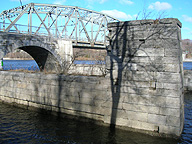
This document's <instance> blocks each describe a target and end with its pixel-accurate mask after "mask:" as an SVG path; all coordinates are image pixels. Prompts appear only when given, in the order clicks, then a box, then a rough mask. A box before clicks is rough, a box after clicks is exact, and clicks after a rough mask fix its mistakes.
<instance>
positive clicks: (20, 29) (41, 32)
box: [0, 22, 103, 47]
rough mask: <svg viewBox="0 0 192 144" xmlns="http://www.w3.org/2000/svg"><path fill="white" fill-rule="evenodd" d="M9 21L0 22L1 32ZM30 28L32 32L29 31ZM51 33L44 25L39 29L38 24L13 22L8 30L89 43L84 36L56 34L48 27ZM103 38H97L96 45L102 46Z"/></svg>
mask: <svg viewBox="0 0 192 144" xmlns="http://www.w3.org/2000/svg"><path fill="white" fill-rule="evenodd" d="M9 25H10V23H3V22H0V31H1V32H3V31H4V30H5V28H6V27H7V26H9ZM30 29H31V30H32V32H30ZM49 30H50V32H51V34H49V33H48V32H47V30H46V29H45V28H44V27H41V28H40V29H39V27H38V26H27V25H22V24H14V25H13V27H12V28H11V29H10V30H9V33H18V34H28V35H39V36H49V37H54V38H61V39H65V40H72V41H73V43H76V44H77V43H81V44H83V45H86V44H87V43H89V41H88V40H87V38H86V37H74V36H69V35H66V34H65V35H62V36H59V35H56V34H55V32H56V30H55V28H50V29H49ZM102 44H103V40H102V39H100V40H97V45H100V47H102Z"/></svg>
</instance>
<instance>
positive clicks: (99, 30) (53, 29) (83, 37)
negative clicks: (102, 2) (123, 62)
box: [0, 3, 119, 47]
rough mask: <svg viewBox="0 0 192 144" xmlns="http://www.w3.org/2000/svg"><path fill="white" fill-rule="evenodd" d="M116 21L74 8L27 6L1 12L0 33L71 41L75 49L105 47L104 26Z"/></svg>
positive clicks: (34, 4)
mask: <svg viewBox="0 0 192 144" xmlns="http://www.w3.org/2000/svg"><path fill="white" fill-rule="evenodd" d="M117 21H119V20H118V19H116V18H113V17H111V16H108V15H106V14H103V13H100V12H96V11H92V10H88V9H84V8H79V7H75V6H63V5H53V4H37V3H30V4H27V5H23V6H20V7H16V8H13V9H10V10H5V11H3V12H2V13H1V14H0V31H2V32H11V33H19V34H30V35H46V36H49V37H54V38H58V39H65V40H72V42H73V45H76V46H88V47H95V46H96V47H105V46H106V45H107V41H106V35H107V33H108V30H107V23H110V22H117Z"/></svg>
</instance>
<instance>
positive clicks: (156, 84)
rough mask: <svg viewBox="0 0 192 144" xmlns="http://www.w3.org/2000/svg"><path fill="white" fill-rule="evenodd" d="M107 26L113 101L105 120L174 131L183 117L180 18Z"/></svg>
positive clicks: (107, 60) (181, 122) (180, 128)
mask: <svg viewBox="0 0 192 144" xmlns="http://www.w3.org/2000/svg"><path fill="white" fill-rule="evenodd" d="M108 30H109V35H108V38H109V41H110V45H109V46H108V48H107V51H108V56H107V58H106V67H107V69H108V72H109V73H108V77H109V78H110V80H111V94H112V106H111V112H110V113H108V114H105V120H104V121H105V122H107V123H111V124H116V125H122V126H128V127H132V128H137V129H143V130H150V131H157V132H159V133H165V134H173V135H177V136H179V135H180V134H181V132H182V129H183V122H184V102H183V64H182V51H181V23H180V21H178V20H177V19H173V18H168V19H161V20H155V21H154V20H136V21H126V22H117V23H110V24H108Z"/></svg>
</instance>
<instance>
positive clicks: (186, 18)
mask: <svg viewBox="0 0 192 144" xmlns="http://www.w3.org/2000/svg"><path fill="white" fill-rule="evenodd" d="M182 17H183V19H184V21H186V22H190V23H192V17H189V16H187V15H182Z"/></svg>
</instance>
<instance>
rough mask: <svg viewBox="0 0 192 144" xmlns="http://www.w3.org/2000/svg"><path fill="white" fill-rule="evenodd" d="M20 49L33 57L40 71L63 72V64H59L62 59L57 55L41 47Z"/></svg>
mask: <svg viewBox="0 0 192 144" xmlns="http://www.w3.org/2000/svg"><path fill="white" fill-rule="evenodd" d="M18 49H21V50H23V51H25V52H27V53H28V54H29V55H31V56H32V57H33V59H34V60H35V61H36V63H37V65H38V66H39V69H40V71H43V70H44V71H47V72H60V71H61V64H60V63H59V60H60V58H59V57H58V56H57V55H56V54H55V53H52V52H50V51H49V50H47V49H45V48H42V47H39V46H24V47H20V48H18Z"/></svg>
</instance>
